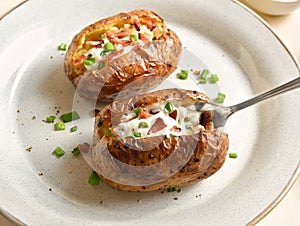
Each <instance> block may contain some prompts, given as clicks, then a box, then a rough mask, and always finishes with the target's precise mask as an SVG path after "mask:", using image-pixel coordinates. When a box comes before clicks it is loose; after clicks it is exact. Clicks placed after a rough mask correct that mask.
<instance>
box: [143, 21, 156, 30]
mask: <svg viewBox="0 0 300 226" xmlns="http://www.w3.org/2000/svg"><path fill="white" fill-rule="evenodd" d="M143 24H144V25H146V27H147V28H148V29H149V30H152V29H153V28H155V27H156V26H157V25H156V24H155V23H153V20H143Z"/></svg>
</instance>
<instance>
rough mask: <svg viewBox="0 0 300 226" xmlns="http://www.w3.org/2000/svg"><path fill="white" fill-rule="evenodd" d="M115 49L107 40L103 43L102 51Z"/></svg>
mask: <svg viewBox="0 0 300 226" xmlns="http://www.w3.org/2000/svg"><path fill="white" fill-rule="evenodd" d="M114 50H115V46H114V44H113V43H112V42H107V43H105V44H104V51H105V52H110V51H114Z"/></svg>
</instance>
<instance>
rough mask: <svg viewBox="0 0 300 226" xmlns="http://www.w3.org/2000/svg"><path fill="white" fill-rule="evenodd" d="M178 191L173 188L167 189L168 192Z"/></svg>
mask: <svg viewBox="0 0 300 226" xmlns="http://www.w3.org/2000/svg"><path fill="white" fill-rule="evenodd" d="M176 190H177V188H176V187H171V188H168V189H167V191H168V192H173V191H176Z"/></svg>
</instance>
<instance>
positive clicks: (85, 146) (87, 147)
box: [78, 143, 90, 153]
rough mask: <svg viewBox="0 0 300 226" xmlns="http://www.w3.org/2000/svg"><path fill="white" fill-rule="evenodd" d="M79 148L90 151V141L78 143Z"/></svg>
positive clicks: (86, 151)
mask: <svg viewBox="0 0 300 226" xmlns="http://www.w3.org/2000/svg"><path fill="white" fill-rule="evenodd" d="M78 149H79V150H80V152H82V153H88V152H89V150H90V145H89V144H88V143H83V144H78Z"/></svg>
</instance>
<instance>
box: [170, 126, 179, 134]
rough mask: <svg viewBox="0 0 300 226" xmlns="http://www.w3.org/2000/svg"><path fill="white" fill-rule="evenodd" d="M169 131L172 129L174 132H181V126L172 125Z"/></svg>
mask: <svg viewBox="0 0 300 226" xmlns="http://www.w3.org/2000/svg"><path fill="white" fill-rule="evenodd" d="M171 131H174V132H177V133H179V132H181V128H180V127H178V126H173V127H172V128H171Z"/></svg>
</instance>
